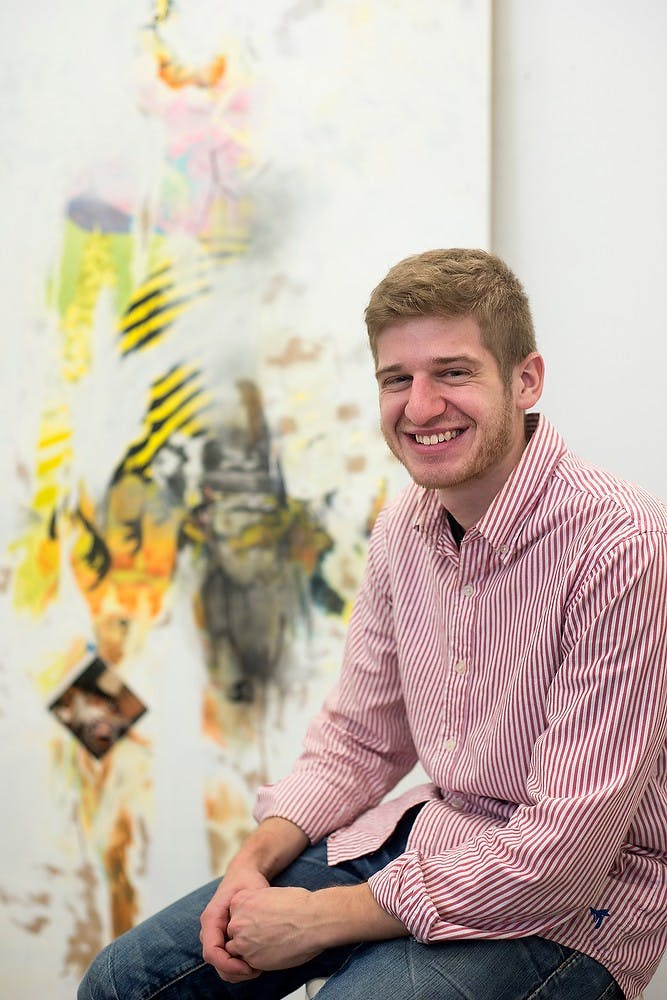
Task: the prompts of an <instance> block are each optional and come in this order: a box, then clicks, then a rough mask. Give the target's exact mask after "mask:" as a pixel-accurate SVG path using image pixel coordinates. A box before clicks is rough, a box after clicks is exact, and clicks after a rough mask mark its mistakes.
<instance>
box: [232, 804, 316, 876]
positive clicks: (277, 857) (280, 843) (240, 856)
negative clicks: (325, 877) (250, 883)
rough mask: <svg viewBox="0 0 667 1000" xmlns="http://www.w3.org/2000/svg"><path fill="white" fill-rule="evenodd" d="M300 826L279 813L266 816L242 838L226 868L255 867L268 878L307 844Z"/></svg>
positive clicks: (295, 856)
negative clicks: (243, 839)
mask: <svg viewBox="0 0 667 1000" xmlns="http://www.w3.org/2000/svg"><path fill="white" fill-rule="evenodd" d="M308 843H309V841H308V837H307V836H306V834H305V833H304V832H303V830H302V829H301V828H300V827H298V826H296V824H294V823H292V822H290V820H287V819H283V818H282V817H280V816H269V817H268V818H267V819H265V820H263V821H262V822H261V823H260V825H259V826H258V827H257V829H256V830H253V832H252V833H251V834H250V835H249V836H248V837H247V838H246V840H245V841H244V842H243V844H242V845H241V847H240V848H239V850H238V851H237V853H236V854H235V855H234V857H233V859H232V861H231V863H230V865H229V869H228V871H229V870H230V869H232V868H255V869H256V870H257V871H259V872H261V874H262V875H263V876H264V877H265V878H266V879H267V881H269V882H270V881H271V879H272V878H274V877H275V876H276V875H278V874H279V873H280V872H281V871H283V870H284V869H285V868H287V866H288V865H289V864H291V862H292V861H294V859H295V858H297V857H298V856H299V855H300V854H301V852H302V851H304V850H305V849H306V847H307V846H308Z"/></svg>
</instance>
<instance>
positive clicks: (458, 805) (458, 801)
mask: <svg viewBox="0 0 667 1000" xmlns="http://www.w3.org/2000/svg"><path fill="white" fill-rule="evenodd" d="M449 803H450V805H452V806H453V807H454V809H463V804H464V803H463V799H462V798H460V797H459V796H458V795H454V796H452V798H451V799H450V800H449Z"/></svg>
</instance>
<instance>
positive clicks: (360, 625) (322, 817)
mask: <svg viewBox="0 0 667 1000" xmlns="http://www.w3.org/2000/svg"><path fill="white" fill-rule="evenodd" d="M384 516H385V514H384V512H382V513H381V514H380V516H379V517H378V520H377V521H376V524H375V527H374V530H373V534H372V536H371V540H370V544H369V552H368V560H367V565H366V570H365V574H364V579H363V581H362V585H361V588H360V591H359V594H358V596H357V600H356V601H355V606H354V610H353V612H352V616H351V619H350V627H349V629H348V635H347V640H346V644H345V652H344V657H343V666H342V670H341V677H340V683H339V684H338V686H337V688H336V689H335V690H334V691H333V692H332V693H331V695H330V696H329V697H328V698H327V700H326V702H325V704H324V707H323V708H322V710H321V711H320V713H319V714H318V715H316V716H315V718H314V719H313V721H312V723H311V724H310V726H309V728H308V731H307V733H306V737H305V741H304V746H303V752H302V753H301V755H300V757H299V758H298V759H297V761H296V764H295V766H294V767H293V768H292V770H291V772H290V773H289V775H288V776H287V777H286V778H284V779H282V780H281V781H279V782H277V783H276V784H273V785H265V786H263V787H262V788H260V789H259V792H258V795H257V801H256V805H255V812H254V815H255V818H256V819H257V820H258V821H261V820H262V819H264V818H266V817H267V816H282V817H283V818H285V819H289V820H291V821H292V822H293V823H296V824H297V825H298V826H299V827H301V829H302V830H304V832H305V833H306V835H307V836H308V837H309V839H310V840H311V842H316V841H317V840H319V839H321V838H322V837H324V836H326V835H327V834H328V833H330V832H331V831H332V830H337V829H340V828H341V827H343V826H347V825H348V824H349V823H351V822H352V821H353V820H354V819H355V818H356V817H357V816H358V815H359V814H360V813H362V812H363V811H365V810H366V809H369V808H371V807H372V806H374V805H376V804H377V803H378V802H380V801H381V799H382V798H383V797H384V795H385V794H386V793H387V792H388V791H390V790H391V789H392V788H393V787H394V786H395V785H396V783H397V782H398V781H399V780H400V779H401V778H402V777H403V776H404V775H405V774H407V773H408V771H410V770H411V769H412V767H413V766H414V764H415V763H416V760H417V754H416V751H415V747H414V744H413V741H412V737H411V735H410V729H409V725H408V721H407V718H406V713H405V706H404V704H403V697H402V692H401V684H400V679H399V675H398V665H397V656H396V644H395V637H394V628H393V621H392V607H391V595H390V588H389V577H388V572H387V557H386V547H385V540H384V530H383V523H384Z"/></svg>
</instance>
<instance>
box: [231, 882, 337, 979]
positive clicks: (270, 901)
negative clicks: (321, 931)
mask: <svg viewBox="0 0 667 1000" xmlns="http://www.w3.org/2000/svg"><path fill="white" fill-rule="evenodd" d="M313 900H314V894H313V893H312V892H308V890H307V889H297V888H268V889H267V888H258V889H241V890H240V891H239V892H237V893H236V894H235V895H234V896H233V897H232V900H231V919H230V920H229V923H228V926H227V953H228V954H229V955H230V956H234V957H236V958H238V959H243V960H244V961H245V963H246V964H247V965H248V967H249V968H253V969H261V970H262V971H269V970H273V969H291V968H292V967H293V966H295V965H302V964H303V963H304V962H307V961H308V960H309V959H311V958H314V956H315V955H317V954H318V952H320V951H321V950H322V947H321V946H319V945H318V943H317V942H316V940H315V936H314V933H313V927H312V924H311V919H310V916H311V915H312V916H314V906H313Z"/></svg>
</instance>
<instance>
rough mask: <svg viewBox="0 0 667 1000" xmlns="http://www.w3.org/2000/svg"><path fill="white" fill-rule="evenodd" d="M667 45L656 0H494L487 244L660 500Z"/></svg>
mask: <svg viewBox="0 0 667 1000" xmlns="http://www.w3.org/2000/svg"><path fill="white" fill-rule="evenodd" d="M666 42H667V5H665V4H664V3H663V2H662V0H638V2H635V3H632V4H631V3H628V2H627V0H585V2H584V3H582V2H580V0H561V2H560V3H554V2H553V0H496V3H495V4H494V74H493V102H494V112H493V120H494V135H493V157H492V159H493V164H494V166H493V181H492V192H493V196H492V204H493V227H492V228H493V238H492V239H493V249H494V250H495V251H496V252H497V253H499V254H500V255H501V256H503V257H504V258H505V259H506V260H507V261H508V263H509V264H510V265H511V266H512V267H513V268H514V269H515V270H516V272H517V273H518V274H519V276H520V277H521V278H522V280H523V282H524V284H525V287H526V290H527V292H528V294H529V296H530V299H531V302H532V306H533V312H534V316H535V323H536V327H537V333H538V341H539V344H540V347H541V349H542V351H543V353H544V355H545V357H546V361H547V388H546V391H545V394H544V397H543V401H542V404H541V409H542V410H543V411H544V412H545V413H547V414H548V415H549V417H550V418H551V419H552V420H553V421H554V422H555V424H556V425H557V426H558V427H559V429H560V430H561V432H562V433H563V434H564V435H565V438H566V440H567V442H568V444H569V445H570V446H571V447H572V448H574V449H575V450H576V451H578V452H579V453H580V454H581V455H582V456H584V457H586V458H588V459H590V460H591V461H594V462H597V463H599V464H601V465H604V466H606V467H607V468H609V469H611V470H612V471H614V472H616V473H617V474H619V475H622V476H625V477H626V478H628V479H631V480H634V481H635V482H639V483H640V484H641V485H643V486H645V487H646V488H648V489H649V490H651V491H652V492H654V493H656V494H658V495H659V496H661V497H662V498H664V499H667V465H666V463H665V448H664V438H665V430H666V426H667V421H666V419H665V408H666V399H667V393H666V392H665V382H666V377H667V376H666V368H667V346H666V341H667V337H666V335H665V330H666V327H667V318H666V317H665V309H664V288H665V282H666V269H667V247H666V234H667V193H666V192H667V187H666V178H667V133H666V130H665V104H666V101H667V60H666V59H665V44H666ZM665 996H667V961H663V964H662V966H661V969H660V970H659V972H658V975H657V976H656V978H655V979H654V981H653V983H652V984H651V986H650V988H649V989H648V990H647V991H646V1000H664V998H665Z"/></svg>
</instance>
